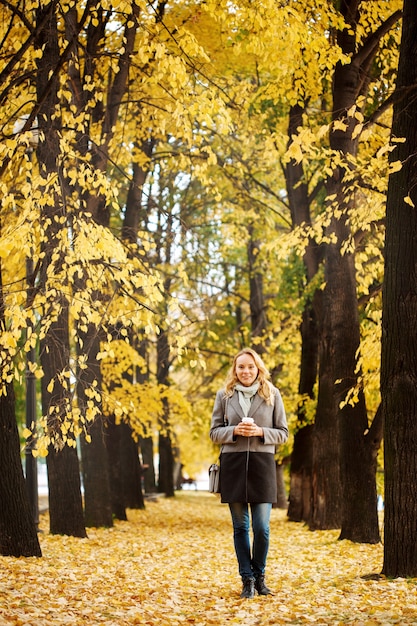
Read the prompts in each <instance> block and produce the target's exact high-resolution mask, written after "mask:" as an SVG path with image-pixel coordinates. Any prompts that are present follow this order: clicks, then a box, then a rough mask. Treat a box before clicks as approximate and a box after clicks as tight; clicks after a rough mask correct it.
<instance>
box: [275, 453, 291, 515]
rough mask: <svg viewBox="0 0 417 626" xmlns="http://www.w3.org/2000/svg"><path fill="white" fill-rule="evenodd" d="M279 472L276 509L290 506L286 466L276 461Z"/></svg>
mask: <svg viewBox="0 0 417 626" xmlns="http://www.w3.org/2000/svg"><path fill="white" fill-rule="evenodd" d="M276 472H277V502H276V504H275V505H274V508H276V509H285V510H286V509H287V508H288V497H287V492H286V489H285V480H284V466H283V464H282V463H276Z"/></svg>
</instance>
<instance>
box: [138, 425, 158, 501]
mask: <svg viewBox="0 0 417 626" xmlns="http://www.w3.org/2000/svg"><path fill="white" fill-rule="evenodd" d="M140 450H141V453H142V462H143V465H144V466H147V468H146V470H145V471H144V474H143V484H144V489H145V493H155V492H156V480H155V465H154V450H153V439H152V437H141V439H140Z"/></svg>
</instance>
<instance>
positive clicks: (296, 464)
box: [288, 424, 314, 522]
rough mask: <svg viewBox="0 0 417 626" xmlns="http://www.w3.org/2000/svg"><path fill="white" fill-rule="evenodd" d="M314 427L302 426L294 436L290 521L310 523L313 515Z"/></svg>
mask: <svg viewBox="0 0 417 626" xmlns="http://www.w3.org/2000/svg"><path fill="white" fill-rule="evenodd" d="M313 433H314V425H313V424H309V425H307V426H302V427H301V428H300V429H299V430H297V432H296V433H295V435H294V445H293V450H292V453H291V473H290V494H289V497H288V519H289V520H290V521H291V522H308V520H309V519H310V515H311V498H312V481H311V475H312V467H313V458H312V455H313Z"/></svg>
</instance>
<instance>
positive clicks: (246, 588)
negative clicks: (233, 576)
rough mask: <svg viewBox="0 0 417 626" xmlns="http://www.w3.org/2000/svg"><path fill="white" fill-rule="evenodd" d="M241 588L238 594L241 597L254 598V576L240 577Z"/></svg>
mask: <svg viewBox="0 0 417 626" xmlns="http://www.w3.org/2000/svg"><path fill="white" fill-rule="evenodd" d="M242 583H243V588H242V593H241V594H240V597H241V598H254V597H255V579H254V578H250V577H247V578H242Z"/></svg>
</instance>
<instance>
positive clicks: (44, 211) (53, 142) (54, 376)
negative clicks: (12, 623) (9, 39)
mask: <svg viewBox="0 0 417 626" xmlns="http://www.w3.org/2000/svg"><path fill="white" fill-rule="evenodd" d="M55 11H56V3H55V2H51V3H48V4H47V5H45V6H44V7H42V8H39V9H38V10H37V22H38V23H39V24H41V25H42V28H39V29H38V35H37V39H36V47H37V48H38V49H39V50H41V49H43V52H44V54H42V56H40V57H39V60H38V73H37V85H36V91H37V101H38V102H39V105H38V117H39V123H38V126H39V133H40V136H39V143H38V147H37V150H36V155H37V159H38V163H39V169H40V175H41V178H42V182H43V191H44V192H45V189H46V187H47V186H48V179H49V177H51V176H52V177H54V176H58V174H61V173H62V172H61V171H60V166H59V157H58V155H59V133H60V131H61V116H60V115H59V114H57V106H58V89H59V86H58V80H57V76H56V73H55V70H56V68H57V67H58V66H59V63H60V52H59V44H58V25H57V16H56V13H55ZM46 195H47V197H48V200H47V201H46V202H45V203H44V204H43V206H42V207H41V209H40V216H39V219H40V222H41V224H42V227H43V229H44V230H43V233H42V235H43V238H42V240H41V256H42V257H43V262H42V264H41V271H40V280H39V283H40V284H39V290H40V293H41V295H42V296H43V299H44V303H45V304H44V305H43V316H44V319H45V320H46V319H50V320H51V322H50V324H49V327H48V328H47V331H46V332H45V334H44V336H42V337H41V340H40V360H41V364H42V368H43V372H44V374H45V376H44V377H43V378H42V409H43V414H44V416H46V428H47V430H49V431H50V432H51V433H57V432H59V431H60V430H61V428H62V427H63V424H64V422H65V420H66V415H67V413H68V411H69V410H70V407H71V390H70V388H69V380H68V379H69V372H70V340H69V301H68V293H67V292H66V289H67V278H66V277H65V275H64V274H65V272H64V271H63V262H62V261H63V255H62V248H61V246H64V248H65V245H66V244H65V230H64V229H62V226H61V224H62V220H63V221H64V222H66V219H67V216H66V206H65V203H64V201H63V198H62V195H61V194H60V193H59V186H58V188H55V190H54V192H53V193H52V194H51V195H49V196H48V194H46ZM54 258H55V261H54V260H53V259H54ZM52 268H53V272H52ZM51 274H53V275H54V276H55V277H56V278H57V281H56V283H55V289H53V288H52V293H51V284H50V277H51ZM61 281H62V282H61ZM55 296H56V297H55ZM68 443H69V444H72V445H69V446H68V447H67V448H65V449H63V447H62V446H61V445H60V443H56V441H52V442H51V443H50V444H49V454H48V457H47V467H48V488H49V509H50V529H51V532H52V533H56V534H68V535H75V536H78V537H85V535H86V533H85V526H84V517H83V511H82V500H81V488H80V477H79V467H78V457H77V451H76V446H75V438H74V437H73V436H72V434H71V433H70V434H69V437H68Z"/></svg>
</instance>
